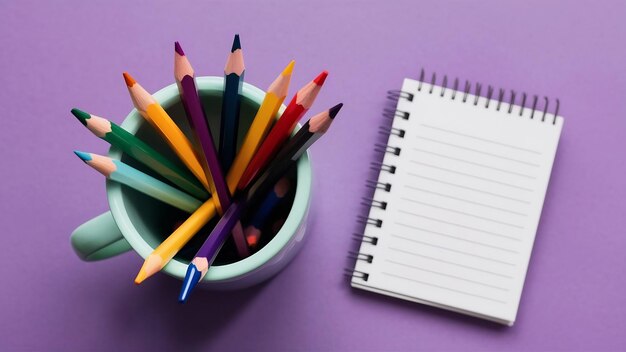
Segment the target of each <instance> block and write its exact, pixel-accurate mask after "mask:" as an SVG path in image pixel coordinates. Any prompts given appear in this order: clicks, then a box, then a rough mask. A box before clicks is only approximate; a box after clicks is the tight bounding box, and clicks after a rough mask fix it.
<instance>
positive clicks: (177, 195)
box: [74, 151, 202, 213]
mask: <svg viewBox="0 0 626 352" xmlns="http://www.w3.org/2000/svg"><path fill="white" fill-rule="evenodd" d="M74 153H75V154H76V155H77V156H78V157H79V158H81V159H82V160H83V161H84V162H85V164H87V165H89V166H91V167H93V168H94V169H96V170H97V171H98V172H99V173H101V174H103V175H104V176H106V178H108V179H110V180H113V181H116V182H119V183H122V184H125V185H126V186H128V187H131V188H133V189H136V190H137V191H139V192H141V193H145V194H147V195H149V196H150V197H153V198H155V199H158V200H160V201H162V202H165V203H167V204H169V205H171V206H173V207H176V208H178V209H180V210H183V211H186V212H188V213H193V212H194V211H195V210H196V209H198V207H200V205H202V202H200V201H199V200H197V199H196V198H194V197H192V196H190V195H188V194H187V193H185V192H183V191H180V190H178V189H176V188H174V187H172V186H170V185H168V184H166V183H164V182H162V181H159V180H157V179H156V178H154V177H152V176H149V175H147V174H145V173H143V172H141V171H139V170H137V169H135V168H133V167H132V166H128V165H126V164H124V163H123V162H121V161H119V160H115V159H111V158H109V157H106V156H102V155H98V154H93V153H85V152H79V151H74Z"/></svg>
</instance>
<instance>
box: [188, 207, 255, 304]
mask: <svg viewBox="0 0 626 352" xmlns="http://www.w3.org/2000/svg"><path fill="white" fill-rule="evenodd" d="M244 207H245V203H244V202H241V201H234V202H233V204H231V206H230V207H229V208H228V210H226V212H225V213H224V215H223V216H222V217H221V218H220V221H218V223H217V225H215V227H214V228H213V231H211V234H210V235H209V237H208V238H207V239H206V241H205V242H204V243H203V244H202V247H201V248H200V250H199V251H198V253H197V254H196V256H195V257H194V258H193V260H192V261H191V263H189V266H188V267H187V272H186V274H185V279H184V281H183V287H182V289H181V292H180V294H179V296H178V301H179V302H181V303H184V302H185V301H187V298H189V294H190V293H191V291H192V290H193V289H194V288H195V287H196V285H197V284H198V282H200V280H202V278H203V277H204V276H205V275H206V273H207V271H208V270H209V266H210V265H211V263H213V261H214V260H215V257H217V254H218V253H219V251H220V249H221V248H222V246H223V245H224V242H225V241H226V238H228V234H229V233H230V232H231V231H232V230H233V228H234V227H235V224H236V223H237V222H238V221H239V218H240V216H241V213H242V212H243V210H244Z"/></svg>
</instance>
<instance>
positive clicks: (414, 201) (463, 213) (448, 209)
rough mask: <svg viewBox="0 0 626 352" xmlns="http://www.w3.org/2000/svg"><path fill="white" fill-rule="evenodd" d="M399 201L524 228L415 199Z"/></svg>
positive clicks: (519, 226) (522, 227)
mask: <svg viewBox="0 0 626 352" xmlns="http://www.w3.org/2000/svg"><path fill="white" fill-rule="evenodd" d="M400 199H402V200H404V201H406V202H410V203H415V204H421V205H425V206H427V207H431V208H436V209H441V210H445V211H449V212H452V213H457V214H461V215H465V216H469V217H473V218H475V219H480V220H484V221H489V222H493V223H495V224H500V225H505V226H509V227H513V228H516V229H522V230H523V229H524V226H521V225H516V224H511V223H508V222H504V221H499V220H495V219H491V218H487V217H484V216H479V215H475V214H471V213H466V212H464V211H460V210H456V209H450V208H446V207H441V206H438V205H434V204H430V203H426V202H420V201H419V200H415V199H411V198H407V197H400Z"/></svg>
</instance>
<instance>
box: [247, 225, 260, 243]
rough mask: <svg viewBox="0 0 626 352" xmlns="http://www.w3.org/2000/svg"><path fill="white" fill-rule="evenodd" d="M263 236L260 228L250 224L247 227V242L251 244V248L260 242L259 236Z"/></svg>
mask: <svg viewBox="0 0 626 352" xmlns="http://www.w3.org/2000/svg"><path fill="white" fill-rule="evenodd" d="M260 237H261V231H259V230H258V229H256V228H254V227H252V226H249V227H248V228H247V229H246V242H247V243H248V246H250V247H251V248H254V247H256V246H257V244H259V238H260Z"/></svg>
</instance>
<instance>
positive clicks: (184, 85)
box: [174, 42, 250, 258]
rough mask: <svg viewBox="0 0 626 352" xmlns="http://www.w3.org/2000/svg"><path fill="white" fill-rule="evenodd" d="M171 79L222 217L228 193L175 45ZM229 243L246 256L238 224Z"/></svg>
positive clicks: (184, 59)
mask: <svg viewBox="0 0 626 352" xmlns="http://www.w3.org/2000/svg"><path fill="white" fill-rule="evenodd" d="M174 77H175V79H176V83H177V86H178V90H179V92H180V97H181V100H182V102H183V107H184V109H185V112H186V115H187V120H188V121H189V124H190V125H191V128H192V130H193V131H194V134H195V135H196V138H197V140H198V142H199V144H200V146H201V150H200V153H201V154H203V156H204V158H200V159H201V165H202V167H203V170H204V173H205V174H206V175H207V176H208V177H210V178H211V179H210V180H208V181H211V180H212V181H213V182H211V183H210V185H213V188H212V189H211V193H213V194H214V195H216V196H214V197H213V201H216V202H217V203H216V206H217V212H218V213H219V214H220V215H222V214H223V213H224V211H225V210H226V209H228V207H229V206H230V202H231V199H230V192H229V190H228V187H227V186H226V180H225V179H224V174H223V173H222V168H221V166H220V160H219V159H218V156H217V151H216V150H215V144H214V143H213V137H212V135H211V129H210V128H209V125H208V123H207V120H206V113H205V112H204V108H203V107H202V102H201V101H200V96H199V95H198V89H197V88H196V82H195V78H194V71H193V68H192V67H191V63H190V62H189V60H188V59H187V56H186V55H185V53H184V52H183V49H182V48H181V46H180V44H179V43H178V42H176V43H175V44H174ZM233 239H234V241H235V245H236V247H237V252H238V253H239V255H240V256H241V257H242V258H245V257H247V256H249V255H250V252H249V250H248V244H247V243H246V237H245V235H244V233H243V227H242V226H241V224H238V225H237V226H235V228H234V230H233Z"/></svg>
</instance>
